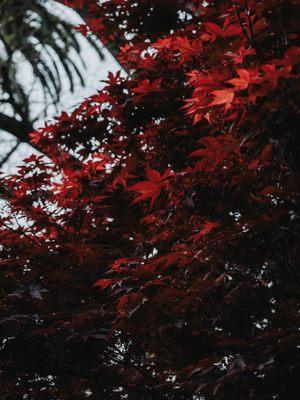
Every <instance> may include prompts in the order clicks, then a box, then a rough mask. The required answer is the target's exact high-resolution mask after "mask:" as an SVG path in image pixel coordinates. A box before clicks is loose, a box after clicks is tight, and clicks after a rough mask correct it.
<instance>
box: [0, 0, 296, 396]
mask: <svg viewBox="0 0 300 400" xmlns="http://www.w3.org/2000/svg"><path fill="white" fill-rule="evenodd" d="M67 3H68V4H72V3H73V5H74V6H76V7H82V6H84V7H85V12H86V13H87V19H88V22H89V28H90V29H91V30H93V31H94V32H95V33H96V34H98V35H99V36H100V38H101V40H102V41H103V43H105V44H107V43H111V42H113V41H116V42H117V43H118V44H120V45H121V48H120V53H119V61H120V63H121V64H122V66H124V68H125V70H126V71H128V72H130V74H129V75H128V76H126V77H125V76H124V74H121V73H117V74H116V75H113V74H111V73H110V74H109V76H108V79H107V82H106V86H105V87H104V89H103V90H102V91H100V92H99V93H97V94H95V95H94V96H92V97H91V98H89V99H87V100H86V101H84V102H83V103H82V104H81V105H80V106H79V107H78V108H77V109H76V110H75V111H74V112H72V113H71V114H66V113H63V114H62V115H61V117H60V118H58V119H57V121H56V123H55V124H52V125H49V124H47V125H46V126H45V127H44V128H42V129H40V130H39V131H38V132H35V133H34V135H33V141H34V143H35V144H36V145H39V146H40V148H41V150H42V151H43V152H44V153H45V154H47V155H48V156H49V157H50V159H51V160H52V162H49V161H45V159H44V158H43V157H34V156H33V157H31V158H29V159H28V160H27V162H26V164H25V166H24V167H21V168H20V170H19V172H18V173H17V174H15V175H13V176H10V177H7V178H2V182H1V183H2V189H1V199H2V200H1V202H2V203H1V204H2V206H3V212H2V217H1V230H0V240H1V291H0V296H1V297H0V298H1V307H2V315H1V319H0V326H1V337H2V340H3V344H2V347H1V346H0V359H1V361H0V379H1V389H0V392H1V398H3V399H21V398H25V397H26V398H27V399H33V400H36V399H47V400H48V399H60V400H64V399H72V400H73V399H84V398H90V399H95V400H96V399H100V398H101V399H116V400H117V399H118V400H121V399H126V398H127V399H130V400H133V399H136V400H156V399H168V400H169V399H174V400H175V399H176V400H188V399H191V400H192V399H194V400H195V399H200V398H205V399H212V398H216V399H232V400H233V399H257V400H262V399H264V400H265V399H266V400H267V399H291V398H294V397H295V396H296V393H297V384H298V383H297V382H298V379H297V378H298V374H299V359H298V356H297V349H296V347H297V343H298V344H299V332H298V330H297V325H298V323H299V321H298V320H297V295H298V290H299V287H298V285H297V279H296V276H297V274H298V271H297V268H296V267H297V261H298V260H299V242H298V240H297V233H298V231H299V216H298V213H299V183H298V182H299V179H298V178H299V160H298V159H297V156H298V154H297V152H298V151H299V136H297V132H296V130H297V129H296V128H297V126H298V124H299V121H298V119H297V115H298V105H297V96H296V94H297V91H298V82H299V79H298V78H299V61H300V48H299V47H297V40H298V38H299V35H298V34H299V32H298V30H297V22H298V21H297V19H296V15H297V10H298V8H299V7H298V5H297V2H296V1H293V0H289V1H285V2H280V1H275V0H270V1H254V0H247V1H244V0H236V1H228V0H223V1H215V2H213V1H205V2H204V1H201V0H195V1H183V0H172V1H170V0H164V1H156V0H143V1H139V2H138V1H133V0H132V1H131V0H127V1H119V0H109V1H106V2H100V3H101V4H100V5H99V3H98V1H96V0H90V1H85V2H83V1H68V2H67ZM80 30H81V31H82V32H83V31H86V32H88V30H85V29H83V27H81V28H80Z"/></svg>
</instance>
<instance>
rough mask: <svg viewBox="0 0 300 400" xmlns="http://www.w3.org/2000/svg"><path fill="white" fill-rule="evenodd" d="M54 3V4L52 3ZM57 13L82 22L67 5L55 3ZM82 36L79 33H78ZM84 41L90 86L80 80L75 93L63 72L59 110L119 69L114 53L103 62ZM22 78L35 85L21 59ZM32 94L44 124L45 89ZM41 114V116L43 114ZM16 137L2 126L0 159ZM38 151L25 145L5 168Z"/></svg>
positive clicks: (8, 169)
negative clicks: (43, 95) (43, 96)
mask: <svg viewBox="0 0 300 400" xmlns="http://www.w3.org/2000/svg"><path fill="white" fill-rule="evenodd" d="M49 4H50V3H49ZM56 4H57V3H56ZM53 11H54V12H59V13H60V15H61V14H62V13H63V14H64V15H65V18H66V20H68V21H70V22H72V23H73V24H74V25H78V24H79V23H82V20H81V18H80V17H79V16H78V15H77V14H76V13H75V12H73V11H72V10H70V9H69V8H66V7H64V6H60V5H59V6H58V5H56V6H55V9H53ZM78 35H79V34H78ZM79 36H80V35H79ZM80 41H81V43H82V55H83V58H84V60H85V62H86V67H87V68H86V69H85V70H82V71H83V76H84V78H85V82H86V86H85V87H84V88H82V87H81V86H80V85H79V83H78V84H77V85H76V88H75V91H74V93H71V92H70V90H69V87H68V85H67V80H66V79H64V74H63V73H62V81H64V82H66V84H65V87H64V90H63V94H62V96H61V102H60V105H59V111H62V110H65V111H70V110H72V108H74V107H76V105H78V104H80V103H81V102H82V100H83V99H84V98H86V97H89V96H90V95H92V94H93V93H95V92H96V91H97V89H100V88H101V86H102V85H103V83H101V82H100V81H101V80H103V79H105V78H106V76H107V73H108V71H116V70H117V69H119V66H118V64H117V63H116V62H115V60H114V59H113V58H112V57H111V55H110V54H109V53H108V52H107V51H105V49H104V56H105V60H104V61H101V60H100V58H99V56H98V55H97V53H96V51H95V50H94V49H93V48H91V46H89V45H88V44H87V43H86V41H85V40H84V39H83V38H80ZM19 65H20V72H19V73H20V78H21V79H20V80H21V81H22V82H24V85H25V86H27V87H28V88H29V87H31V84H32V78H33V76H32V73H31V70H30V68H29V67H28V65H26V63H25V62H23V61H22V60H20V63H19ZM32 95H33V96H32V97H34V99H35V100H36V102H35V109H34V111H35V115H37V117H38V121H37V123H36V124H35V128H36V127H38V126H41V125H43V122H44V116H43V115H42V113H41V109H42V104H43V100H42V99H43V98H42V93H41V90H40V89H39V88H38V87H37V86H35V87H34V89H33V92H32ZM39 114H41V116H39ZM55 115H56V111H55V110H54V109H52V110H50V112H49V117H51V116H55ZM15 143H16V139H15V138H14V136H12V135H10V134H8V133H6V132H4V131H1V129H0V159H1V158H3V156H4V155H5V154H6V153H7V152H8V151H9V150H10V149H11V148H12V147H13V146H14V145H15ZM33 152H34V150H33V149H32V148H31V147H30V146H29V145H27V144H21V145H20V146H19V147H18V149H17V151H15V153H14V154H13V155H12V156H11V157H10V158H9V160H8V162H6V164H5V165H3V166H2V169H1V170H2V171H3V172H5V173H12V172H14V171H15V170H16V166H18V165H20V164H21V163H22V159H23V158H25V157H27V156H29V155H30V154H32V153H33Z"/></svg>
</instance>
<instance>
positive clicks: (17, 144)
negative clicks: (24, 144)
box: [0, 140, 20, 168]
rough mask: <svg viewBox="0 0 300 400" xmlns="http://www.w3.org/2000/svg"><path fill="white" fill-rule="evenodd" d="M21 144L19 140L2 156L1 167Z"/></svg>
mask: <svg viewBox="0 0 300 400" xmlns="http://www.w3.org/2000/svg"><path fill="white" fill-rule="evenodd" d="M19 145H20V141H19V140H17V143H16V144H15V145H14V146H13V147H12V148H11V149H10V151H9V152H8V153H7V154H6V155H5V156H4V157H3V158H2V160H1V161H0V168H2V166H3V165H4V164H5V163H6V162H7V161H8V160H9V158H10V157H11V156H12V155H13V153H14V152H15V151H16V150H17V148H18V147H19Z"/></svg>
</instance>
